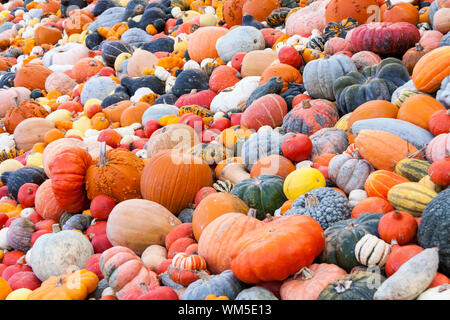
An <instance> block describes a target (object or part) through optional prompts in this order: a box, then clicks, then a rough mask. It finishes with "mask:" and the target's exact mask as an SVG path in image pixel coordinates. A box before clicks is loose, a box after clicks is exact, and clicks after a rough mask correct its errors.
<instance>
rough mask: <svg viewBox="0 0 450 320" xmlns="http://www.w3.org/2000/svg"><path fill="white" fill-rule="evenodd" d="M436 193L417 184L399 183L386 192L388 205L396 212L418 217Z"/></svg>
mask: <svg viewBox="0 0 450 320" xmlns="http://www.w3.org/2000/svg"><path fill="white" fill-rule="evenodd" d="M435 196H437V193H436V192H434V191H433V190H431V189H429V188H427V187H425V186H424V185H421V184H420V183H417V182H405V183H400V184H398V185H396V186H394V187H392V188H391V189H390V190H389V192H388V201H389V203H390V204H391V205H392V206H393V207H394V208H395V209H397V210H400V211H406V212H408V213H410V214H412V215H413V216H415V217H420V216H421V215H422V211H423V210H424V209H425V207H426V206H427V204H428V203H429V202H430V201H431V200H432V199H433V198H434V197H435Z"/></svg>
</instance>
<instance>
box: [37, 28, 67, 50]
mask: <svg viewBox="0 0 450 320" xmlns="http://www.w3.org/2000/svg"><path fill="white" fill-rule="evenodd" d="M59 39H62V33H61V30H59V29H58V28H57V27H56V26H50V25H47V26H45V25H41V26H38V27H37V28H36V30H35V31H34V41H35V44H36V45H38V46H40V45H43V44H56V43H57V42H58V40H59Z"/></svg>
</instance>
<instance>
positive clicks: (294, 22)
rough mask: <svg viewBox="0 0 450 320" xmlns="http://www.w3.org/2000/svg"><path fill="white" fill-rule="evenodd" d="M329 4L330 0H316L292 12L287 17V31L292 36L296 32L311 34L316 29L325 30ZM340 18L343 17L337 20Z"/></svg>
mask: <svg viewBox="0 0 450 320" xmlns="http://www.w3.org/2000/svg"><path fill="white" fill-rule="evenodd" d="M327 4H328V1H314V2H312V3H310V4H309V5H308V6H306V7H303V8H299V9H298V10H297V11H294V12H293V13H290V14H289V15H288V16H287V19H286V33H287V34H289V35H291V36H292V35H295V34H298V35H309V34H311V32H312V30H314V29H317V30H323V29H324V28H325V27H326V25H327V21H326V19H325V8H326V6H327ZM294 10H295V9H294ZM291 12H292V10H291ZM340 20H342V19H339V20H337V21H340Z"/></svg>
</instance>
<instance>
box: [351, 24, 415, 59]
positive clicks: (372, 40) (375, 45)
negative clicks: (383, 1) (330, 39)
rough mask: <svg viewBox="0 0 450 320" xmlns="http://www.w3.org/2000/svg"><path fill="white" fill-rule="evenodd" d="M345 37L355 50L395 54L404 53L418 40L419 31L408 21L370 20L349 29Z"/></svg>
mask: <svg viewBox="0 0 450 320" xmlns="http://www.w3.org/2000/svg"><path fill="white" fill-rule="evenodd" d="M345 38H346V40H348V41H350V42H351V43H352V45H353V47H354V48H355V50H356V51H363V50H368V51H372V52H375V53H377V54H382V55H397V54H404V53H405V52H406V50H408V49H409V48H411V47H413V46H414V44H415V43H417V42H419V40H420V33H419V30H418V29H417V28H416V26H415V25H413V24H411V23H408V22H372V23H367V24H363V25H361V26H359V27H357V28H355V29H353V30H351V31H350V32H349V33H347V36H346V37H345ZM379 39H382V41H379Z"/></svg>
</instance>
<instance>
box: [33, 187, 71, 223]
mask: <svg viewBox="0 0 450 320" xmlns="http://www.w3.org/2000/svg"><path fill="white" fill-rule="evenodd" d="M35 209H36V211H37V213H38V214H39V215H40V216H41V217H42V218H44V219H53V220H56V221H58V220H59V218H60V217H61V214H62V213H63V212H64V210H63V209H62V208H61V207H60V206H59V203H58V201H57V200H56V198H55V195H54V193H53V189H52V181H51V179H47V180H45V181H44V182H43V183H42V184H41V185H40V186H39V188H38V189H37V191H36V198H35Z"/></svg>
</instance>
